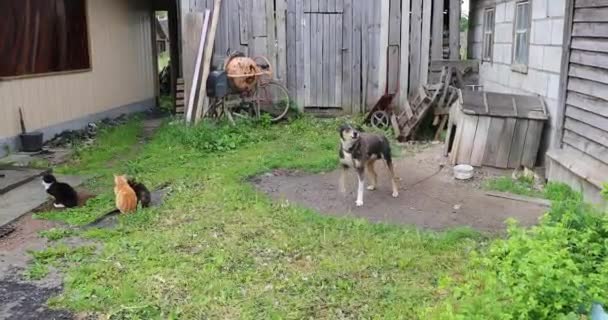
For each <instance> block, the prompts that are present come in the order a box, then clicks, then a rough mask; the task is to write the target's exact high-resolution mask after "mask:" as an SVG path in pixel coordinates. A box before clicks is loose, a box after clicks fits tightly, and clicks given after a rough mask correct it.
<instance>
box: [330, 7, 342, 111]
mask: <svg viewBox="0 0 608 320" xmlns="http://www.w3.org/2000/svg"><path fill="white" fill-rule="evenodd" d="M336 1H337V2H342V0H336ZM337 2H336V11H337V10H338V8H341V9H340V10H342V6H338V5H337ZM335 19H336V23H335V27H334V30H333V32H334V34H335V35H336V41H335V42H336V44H335V46H334V48H335V55H336V57H335V59H336V63H335V71H334V75H335V87H334V88H335V89H334V92H335V96H334V99H335V106H336V107H343V104H342V63H343V61H342V54H343V53H344V51H343V50H342V23H343V20H342V15H341V14H336V18H335Z"/></svg>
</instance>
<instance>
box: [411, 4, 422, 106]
mask: <svg viewBox="0 0 608 320" xmlns="http://www.w3.org/2000/svg"><path fill="white" fill-rule="evenodd" d="M410 23H411V30H410V36H411V38H410V65H411V66H412V68H411V69H410V94H413V93H415V92H417V89H418V86H419V85H420V61H421V60H420V54H421V50H420V49H421V47H420V44H421V39H420V37H421V35H422V0H412V16H411V18H410Z"/></svg>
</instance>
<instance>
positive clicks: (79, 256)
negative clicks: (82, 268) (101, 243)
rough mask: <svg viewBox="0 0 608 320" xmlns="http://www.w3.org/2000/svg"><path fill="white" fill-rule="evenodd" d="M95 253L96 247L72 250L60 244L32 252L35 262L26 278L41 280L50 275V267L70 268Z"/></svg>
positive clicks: (32, 263)
mask: <svg viewBox="0 0 608 320" xmlns="http://www.w3.org/2000/svg"><path fill="white" fill-rule="evenodd" d="M94 251H95V247H94V246H82V247H77V248H70V247H68V246H67V245H65V244H59V245H56V246H54V247H49V248H47V249H44V250H40V251H32V252H31V254H32V257H33V261H32V262H31V264H30V265H29V267H28V269H27V270H26V272H25V277H26V278H28V279H31V280H40V279H43V278H44V277H46V276H47V275H48V273H49V267H51V266H52V267H58V266H60V265H62V266H69V265H72V264H74V263H81V262H83V261H84V260H85V259H86V258H88V257H90V256H91V255H92V254H93V252H94Z"/></svg>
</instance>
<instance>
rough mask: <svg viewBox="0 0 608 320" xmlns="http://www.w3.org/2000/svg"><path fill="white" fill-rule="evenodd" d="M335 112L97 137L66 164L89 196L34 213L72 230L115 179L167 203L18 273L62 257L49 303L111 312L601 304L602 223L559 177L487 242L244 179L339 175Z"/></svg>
mask: <svg viewBox="0 0 608 320" xmlns="http://www.w3.org/2000/svg"><path fill="white" fill-rule="evenodd" d="M339 121H341V120H336V121H333V120H328V121H322V120H313V119H310V118H308V117H301V118H299V119H297V120H295V121H293V122H291V123H288V124H279V125H270V124H269V123H268V122H266V121H260V122H243V123H239V125H238V126H229V125H224V124H219V125H218V124H209V123H204V124H202V125H200V126H197V127H186V126H184V125H183V124H182V123H180V122H178V121H174V122H171V123H167V124H165V125H164V126H163V127H162V128H161V129H160V130H159V132H158V133H157V134H156V136H155V137H154V138H153V139H152V141H151V142H150V143H149V144H147V145H145V146H143V147H142V149H141V150H139V152H129V150H130V149H131V148H132V147H133V145H134V144H135V143H136V141H137V138H134V137H136V136H137V134H138V132H139V131H140V130H141V124H140V123H139V122H138V121H133V122H129V123H128V124H127V125H125V126H123V127H119V128H114V129H111V130H109V131H107V132H104V133H103V134H102V138H101V139H99V140H98V141H97V142H96V144H95V145H94V146H92V147H89V148H85V149H82V150H80V152H79V155H78V158H77V159H76V160H75V161H74V162H73V163H71V164H69V165H68V166H66V167H64V168H62V170H63V171H64V172H71V173H83V174H94V175H95V176H96V178H95V179H94V180H92V181H91V182H90V186H89V187H90V188H93V189H95V190H98V191H99V192H100V194H101V195H100V196H99V197H98V198H96V199H94V200H92V201H89V203H88V204H87V206H86V207H85V208H80V209H73V210H68V211H65V212H62V213H57V214H56V213H53V214H48V213H47V214H43V215H42V216H43V217H46V218H53V219H57V220H62V221H67V222H69V223H71V224H83V223H87V222H89V221H91V220H92V219H94V218H95V217H97V216H98V215H99V214H102V213H104V212H106V211H107V210H108V208H111V206H112V190H111V187H112V179H111V174H112V173H114V172H126V173H128V174H131V175H136V176H137V177H138V178H139V179H140V180H142V181H144V182H145V183H146V184H148V185H149V186H151V187H152V189H153V187H154V186H158V185H161V184H165V183H170V186H171V192H170V194H169V197H168V198H167V199H166V202H165V203H164V204H163V206H162V207H157V208H149V209H146V210H140V211H139V212H137V214H133V215H125V216H120V218H119V225H118V226H117V227H116V228H114V229H111V230H104V229H90V230H87V231H85V232H82V236H83V237H85V238H88V239H92V240H96V241H98V242H99V243H101V244H102V249H101V250H99V253H98V256H96V257H95V258H94V259H88V258H86V257H87V255H88V254H91V253H92V251H89V252H88V253H87V255H83V254H82V253H78V252H77V253H72V252H70V251H69V250H73V249H69V248H68V249H66V247H61V246H59V247H54V248H51V249H48V250H50V251H49V252H45V253H40V254H37V256H35V260H34V263H33V264H32V267H31V268H30V270H29V271H28V272H29V274H30V275H31V277H40V276H41V275H44V274H45V273H46V272H48V268H49V266H55V265H58V264H59V265H61V266H64V267H66V266H67V267H68V269H67V277H66V284H65V292H64V293H63V294H62V295H61V296H59V297H57V298H54V299H53V300H52V301H51V304H52V305H53V306H56V307H66V308H70V309H72V310H75V311H98V312H101V313H103V314H105V315H107V316H108V317H109V318H110V319H200V318H230V319H235V318H239V319H268V318H273V319H279V318H298V319H299V318H314V319H319V318H334V319H339V318H377V319H417V318H418V319H578V318H579V315H580V314H582V313H585V312H586V311H587V310H588V309H589V305H590V303H591V302H593V301H596V300H597V301H600V302H604V301H605V297H603V296H602V291H601V290H603V289H604V288H606V286H607V285H608V274H606V273H608V271H606V270H608V268H606V267H608V260H607V259H606V257H607V254H608V252H607V250H608V246H606V245H605V244H604V239H606V238H608V231H606V230H608V218H606V216H603V215H599V214H597V212H595V211H594V209H593V208H592V207H590V206H588V205H585V204H584V203H583V201H582V198H581V196H580V195H579V194H578V193H576V192H573V191H572V190H570V189H569V188H567V187H565V186H563V185H557V184H549V185H548V186H547V187H546V188H545V189H544V190H543V191H542V195H543V196H544V197H546V198H548V199H551V200H554V204H553V207H552V208H551V210H550V212H549V213H548V214H547V215H546V216H545V217H544V218H543V219H542V222H541V224H540V225H539V226H537V227H533V228H530V229H524V228H521V227H518V226H517V225H516V223H514V222H511V223H510V225H509V230H508V231H509V232H508V236H507V237H505V238H501V239H488V238H486V237H483V236H481V235H480V234H478V233H476V232H473V231H470V230H466V229H458V230H450V231H446V232H440V233H438V232H429V231H420V230H416V229H413V228H408V227H401V226H388V225H383V224H372V223H369V222H367V221H363V220H357V219H337V218H330V217H326V216H321V215H319V214H318V213H316V212H314V211H312V210H309V209H306V208H302V207H299V206H295V205H292V204H290V203H288V202H285V201H271V200H270V199H268V198H267V197H266V196H265V195H262V194H260V193H259V192H257V191H256V190H255V189H254V188H253V187H252V186H251V185H250V184H249V183H248V179H249V178H250V177H252V176H255V175H257V174H260V173H263V172H267V171H269V170H272V169H274V168H287V169H302V170H308V171H312V172H318V171H326V170H330V169H332V168H335V166H336V160H335V155H336V133H335V129H336V127H337V125H338V122H339ZM99 159H101V160H99ZM104 159H105V160H104ZM85 160H90V161H85ZM509 188H510V187H509ZM506 191H508V190H506ZM524 191H525V192H527V189H525V190H524ZM524 191H522V192H524ZM57 237H59V235H57ZM72 255H74V258H73V259H75V260H77V261H78V263H77V264H74V263H70V262H71V261H74V260H72V258H71V257H72ZM62 261H63V263H62V264H60V262H62Z"/></svg>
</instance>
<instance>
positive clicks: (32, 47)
mask: <svg viewBox="0 0 608 320" xmlns="http://www.w3.org/2000/svg"><path fill="white" fill-rule="evenodd" d="M0 12H2V19H0V57H2V59H0V76H5V77H10V76H20V75H28V74H38V73H49V72H57V71H69V70H81V69H88V68H90V62H89V48H88V46H89V40H88V34H87V21H86V7H85V0H37V1H8V0H1V1H0Z"/></svg>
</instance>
